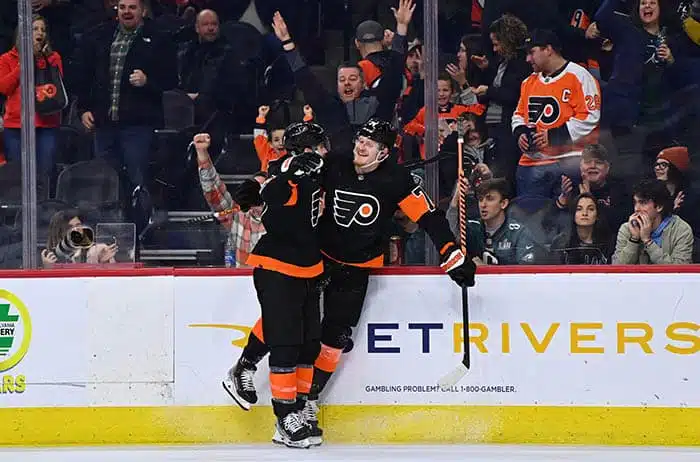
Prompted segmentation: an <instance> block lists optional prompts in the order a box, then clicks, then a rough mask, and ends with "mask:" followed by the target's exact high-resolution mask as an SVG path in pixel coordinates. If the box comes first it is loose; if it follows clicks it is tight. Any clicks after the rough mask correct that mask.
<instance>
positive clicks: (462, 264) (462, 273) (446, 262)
mask: <svg viewBox="0 0 700 462" xmlns="http://www.w3.org/2000/svg"><path fill="white" fill-rule="evenodd" d="M440 268H442V269H443V270H444V271H445V272H446V273H447V275H448V276H450V277H451V278H452V280H453V281H454V282H456V283H457V285H459V286H461V287H473V286H474V284H475V281H474V274H475V273H476V265H475V264H474V262H473V261H472V260H471V259H470V258H468V257H467V256H465V255H464V253H463V252H462V251H461V250H460V249H459V248H458V247H457V246H456V245H452V246H450V247H449V248H448V249H447V251H446V252H445V253H444V254H443V255H442V263H440Z"/></svg>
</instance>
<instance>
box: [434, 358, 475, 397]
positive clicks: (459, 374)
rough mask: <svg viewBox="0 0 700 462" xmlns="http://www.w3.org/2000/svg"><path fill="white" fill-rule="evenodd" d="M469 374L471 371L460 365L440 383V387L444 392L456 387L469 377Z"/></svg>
mask: <svg viewBox="0 0 700 462" xmlns="http://www.w3.org/2000/svg"><path fill="white" fill-rule="evenodd" d="M467 372H469V369H467V367H466V366H465V365H464V364H462V363H460V364H459V366H457V367H456V368H454V370H452V371H451V372H450V373H449V374H447V375H445V376H444V377H443V378H441V379H440V380H439V381H438V386H439V387H440V388H441V389H443V390H445V389H447V388H451V387H454V386H455V385H457V384H458V383H459V382H460V381H461V380H462V379H463V378H464V376H465V375H467Z"/></svg>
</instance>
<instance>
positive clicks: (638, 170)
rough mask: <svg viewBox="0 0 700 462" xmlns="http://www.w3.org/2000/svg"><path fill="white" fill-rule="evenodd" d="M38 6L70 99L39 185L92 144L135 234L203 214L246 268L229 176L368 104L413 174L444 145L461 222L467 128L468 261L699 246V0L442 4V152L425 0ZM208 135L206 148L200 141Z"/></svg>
mask: <svg viewBox="0 0 700 462" xmlns="http://www.w3.org/2000/svg"><path fill="white" fill-rule="evenodd" d="M33 7H34V12H35V14H36V16H35V18H34V20H33V39H34V50H33V52H34V55H35V58H36V59H35V63H36V64H35V68H36V69H46V68H55V69H56V70H57V74H58V75H60V76H61V79H60V80H61V82H62V83H64V84H65V88H66V91H67V96H68V104H67V105H66V107H65V108H64V109H63V110H61V111H58V112H50V113H40V112H39V111H37V114H36V118H35V122H36V126H37V152H36V155H37V175H38V177H37V178H38V183H39V185H40V188H41V193H40V194H39V197H40V199H41V200H48V201H50V200H57V199H62V200H66V199H65V197H66V196H65V187H63V186H62V184H63V182H65V181H66V177H68V176H69V175H67V174H64V173H65V172H66V171H67V170H70V168H71V167H72V165H73V164H75V163H80V162H88V163H89V162H93V161H94V160H95V159H97V160H99V161H100V164H99V165H100V168H111V169H112V170H113V171H114V172H116V174H117V176H118V177H119V181H118V184H119V191H118V197H119V201H118V202H119V203H118V205H117V208H118V209H119V213H117V214H116V215H114V214H113V215H109V219H114V217H118V218H119V219H120V220H124V221H128V222H134V223H136V228H137V233H138V234H139V235H143V234H144V233H146V232H147V231H148V228H149V226H150V224H152V222H153V220H154V218H153V217H154V215H155V213H154V211H155V210H170V211H172V210H189V211H193V212H200V213H203V214H206V213H207V210H208V209H212V210H214V211H216V212H218V216H219V221H221V223H222V224H223V227H222V229H223V230H224V234H225V235H226V236H225V237H224V238H223V239H222V246H223V247H225V248H226V250H228V251H230V252H233V253H234V254H235V255H236V256H237V258H233V260H234V261H235V264H236V265H237V266H242V265H243V262H244V256H245V255H246V254H247V252H249V251H250V249H251V247H252V246H253V245H254V244H255V242H256V241H257V238H258V237H259V236H260V235H261V233H263V232H264V229H262V227H261V224H260V220H259V211H256V210H253V211H251V212H249V213H242V212H240V211H236V210H235V204H233V202H232V200H231V195H230V194H229V191H228V190H229V189H230V188H233V187H235V184H236V180H231V179H228V177H230V176H232V174H237V175H240V176H243V175H247V176H252V175H254V174H255V172H257V171H265V170H266V168H267V164H268V162H269V161H270V160H273V159H275V158H277V157H279V156H281V155H283V154H284V150H283V147H282V144H281V138H282V133H283V132H282V130H283V129H284V127H285V126H286V125H287V124H288V123H290V122H293V121H298V120H302V119H303V120H311V119H313V120H314V121H316V122H318V123H320V124H321V125H323V126H324V127H325V128H326V130H327V131H328V132H329V133H330V135H331V145H332V148H333V147H335V148H337V149H339V147H343V148H344V149H345V147H347V149H351V148H349V146H350V145H351V143H352V134H351V133H350V135H348V133H349V130H348V127H351V128H355V127H358V126H360V125H362V124H363V123H364V122H365V121H367V120H368V119H369V118H370V117H372V116H376V117H380V118H384V119H386V120H389V121H392V122H393V123H394V124H395V125H396V127H397V129H398V130H399V133H400V135H401V136H400V137H399V141H398V142H397V145H396V146H395V147H394V155H393V156H392V157H391V158H390V159H389V160H388V161H391V162H400V163H403V164H405V165H406V168H410V169H411V170H412V172H413V174H414V176H415V177H416V178H417V179H419V180H421V179H424V176H425V168H426V162H425V161H426V160H427V161H428V162H431V160H430V159H433V158H434V156H437V157H436V159H437V161H436V162H437V167H438V168H437V169H438V171H439V193H438V197H437V198H435V199H436V203H437V204H438V206H439V207H440V208H442V209H443V210H445V212H446V213H447V215H448V218H449V219H451V221H452V223H453V224H455V229H456V216H457V213H456V207H457V202H458V201H457V197H456V194H457V188H456V182H457V161H456V152H457V128H456V127H457V125H458V124H464V126H465V127H466V135H465V152H466V155H467V159H468V162H467V165H468V167H469V169H468V170H469V171H468V177H469V178H468V184H467V185H466V186H467V189H468V191H469V197H468V206H469V207H468V211H469V213H468V216H469V220H470V221H469V232H468V237H467V242H466V245H467V249H468V251H469V253H470V255H472V256H473V257H474V258H475V260H476V261H477V263H478V264H611V263H614V264H645V263H691V262H697V261H700V260H698V259H697V258H696V257H695V255H694V254H695V252H694V249H695V248H696V247H697V246H696V244H695V242H696V240H697V238H696V237H695V236H696V235H698V236H700V210H699V209H698V205H699V204H698V203H697V193H696V192H695V191H696V190H697V189H698V187H700V177H698V173H700V168H699V166H698V164H699V162H698V160H697V155H698V154H697V153H698V150H700V130H699V129H700V114H699V113H700V110H699V109H700V23H699V22H698V21H700V0H695V1H693V0H685V1H684V0H527V1H525V0H473V1H472V2H465V1H456V0H444V1H442V2H440V9H439V12H440V14H439V17H440V19H439V26H440V32H439V56H437V57H436V58H437V60H438V67H439V71H440V74H439V76H438V81H437V108H435V109H436V112H437V115H438V149H439V152H438V153H427V152H426V148H425V146H426V144H425V142H424V141H425V134H426V108H425V91H424V80H425V77H426V76H425V68H424V58H425V56H424V53H425V51H424V49H423V48H424V47H423V37H422V28H423V27H422V2H421V1H417V2H416V1H414V0H392V1H389V0H381V1H374V2H370V1H360V0H356V1H352V2H340V1H336V0H332V1H325V0H324V1H323V2H321V1H313V0H295V1H291V0H288V1H282V0H275V1H273V0H266V1H264V2H263V1H248V0H246V1H241V0H33ZM16 25H17V4H16V1H15V0H8V1H4V2H2V4H1V5H0V52H1V53H3V54H2V55H1V56H0V94H1V95H2V99H3V108H4V112H3V119H2V120H3V137H2V139H3V142H4V143H3V151H2V152H3V155H4V160H3V162H4V163H5V164H6V165H5V166H4V167H2V169H5V168H8V167H10V168H11V167H12V165H13V164H15V165H16V164H18V163H20V161H21V158H22V155H23V153H22V150H21V143H20V141H21V139H20V127H21V118H20V110H21V101H20V87H19V81H20V75H21V72H22V70H21V69H20V59H19V52H18V49H17V33H16ZM328 30H336V31H339V32H340V34H339V36H340V37H341V38H340V40H337V41H336V42H337V43H334V44H329V43H327V42H326V40H325V37H330V35H329V34H328V33H327V32H328ZM343 32H345V40H343V39H342V36H343ZM343 42H345V46H346V49H345V50H343V49H342V46H343ZM339 46H340V47H341V50H340V53H338V50H336V49H335V48H334V47H336V48H338V47H339ZM340 55H342V56H340ZM348 58H349V59H348ZM324 68H325V69H324ZM36 69H35V72H37V71H36ZM328 71H330V72H331V73H332V75H333V78H332V79H330V80H332V82H334V83H332V84H329V83H328V82H327V80H329V79H326V78H324V77H325V76H327V75H328ZM37 75H38V74H37ZM37 88H38V87H37ZM37 98H39V92H38V91H37ZM199 132H207V133H209V134H210V135H211V148H210V150H209V151H210V152H211V153H212V155H211V157H209V156H206V157H205V156H203V155H200V154H199V153H195V152H194V150H193V149H191V144H190V142H191V140H192V136H193V135H194V134H195V133H199ZM85 140H87V142H85ZM84 146H88V148H86V149H84V150H83V149H82V148H81V147H84ZM83 151H85V152H83ZM77 153H80V154H79V155H78V154H77ZM0 176H2V175H0ZM62 177H63V178H62ZM74 182H75V179H74ZM77 187H80V184H78V185H77ZM62 188H63V195H61V194H60V193H61V190H62ZM86 188H87V187H86ZM59 196H60V197H59ZM67 202H69V203H66V208H68V207H80V206H82V205H84V204H82V203H79V202H80V201H77V200H76V201H70V200H68V201H67ZM101 211H103V210H102V209H100V210H98V213H96V214H95V217H96V218H95V219H96V220H100V219H103V221H104V218H101V217H102V215H100V213H101ZM256 214H257V215H256ZM396 224H397V226H396V229H395V232H394V234H395V235H396V236H398V237H400V238H401V242H402V245H401V253H402V258H401V259H400V260H401V261H402V262H403V263H404V264H421V263H422V262H423V261H425V253H424V251H425V247H426V246H425V236H424V235H423V233H422V232H420V231H416V227H415V226H412V224H411V223H409V222H407V220H406V218H405V217H402V216H399V215H397V217H396ZM392 242H394V241H392ZM48 250H51V249H48ZM229 263H230V262H229ZM220 264H223V261H221V262H220Z"/></svg>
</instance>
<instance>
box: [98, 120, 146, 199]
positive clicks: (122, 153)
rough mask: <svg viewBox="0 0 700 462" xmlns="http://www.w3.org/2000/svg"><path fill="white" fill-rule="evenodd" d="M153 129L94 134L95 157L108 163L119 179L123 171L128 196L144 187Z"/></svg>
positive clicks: (119, 129) (106, 130) (104, 130)
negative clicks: (138, 187) (126, 181)
mask: <svg viewBox="0 0 700 462" xmlns="http://www.w3.org/2000/svg"><path fill="white" fill-rule="evenodd" d="M152 141H153V127H142V126H138V127H118V126H112V127H102V128H98V129H97V131H96V132H95V157H97V158H98V159H104V160H106V161H107V162H109V163H110V164H111V165H112V166H113V167H114V169H115V170H116V171H117V172H119V174H120V176H122V172H123V171H124V170H125V171H126V178H127V179H128V182H129V184H128V185H127V188H128V191H125V192H127V193H128V195H127V196H126V197H130V196H131V192H132V191H133V190H134V188H135V187H136V186H140V185H143V186H145V181H146V178H147V176H146V175H147V171H148V163H149V161H150V157H151V142H152Z"/></svg>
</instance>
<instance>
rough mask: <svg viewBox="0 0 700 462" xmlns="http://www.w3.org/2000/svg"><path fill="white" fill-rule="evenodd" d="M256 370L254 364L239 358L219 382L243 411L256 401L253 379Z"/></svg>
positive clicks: (247, 409) (256, 395)
mask: <svg viewBox="0 0 700 462" xmlns="http://www.w3.org/2000/svg"><path fill="white" fill-rule="evenodd" d="M257 370H258V369H257V368H256V367H255V365H254V364H249V363H244V362H243V361H242V359H239V360H238V363H236V365H235V366H234V367H233V368H232V369H230V370H229V371H228V374H226V377H225V378H224V380H223V382H221V384H222V385H223V386H224V390H226V392H227V393H228V394H229V395H231V398H233V400H234V401H235V402H236V403H237V404H238V405H239V406H240V407H241V409H243V410H244V411H249V410H250V406H251V405H253V404H255V403H257V402H258V394H257V393H256V392H255V383H254V381H253V379H254V377H255V371H257Z"/></svg>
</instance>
